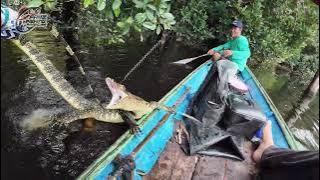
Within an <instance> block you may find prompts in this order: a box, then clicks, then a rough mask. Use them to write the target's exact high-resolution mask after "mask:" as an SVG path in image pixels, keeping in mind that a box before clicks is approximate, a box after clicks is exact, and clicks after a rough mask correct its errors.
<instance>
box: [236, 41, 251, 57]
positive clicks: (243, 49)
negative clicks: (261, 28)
mask: <svg viewBox="0 0 320 180" xmlns="http://www.w3.org/2000/svg"><path fill="white" fill-rule="evenodd" d="M238 47H239V50H236V51H234V50H232V54H231V59H232V60H233V59H248V58H249V57H250V55H251V53H250V48H249V42H248V40H247V39H242V40H241V41H240V42H239V46H238Z"/></svg>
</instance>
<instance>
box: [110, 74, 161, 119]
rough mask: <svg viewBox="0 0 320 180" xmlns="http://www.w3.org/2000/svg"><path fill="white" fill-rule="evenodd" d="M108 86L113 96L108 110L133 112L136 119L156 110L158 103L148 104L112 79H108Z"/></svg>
mask: <svg viewBox="0 0 320 180" xmlns="http://www.w3.org/2000/svg"><path fill="white" fill-rule="evenodd" d="M106 84H107V86H108V88H109V90H110V92H111V94H112V98H111V100H110V102H109V104H108V105H107V106H106V107H105V108H106V109H121V110H125V111H131V112H132V113H133V114H134V115H135V118H136V119H139V118H141V117H142V116H143V115H144V114H147V113H149V112H151V111H152V110H153V109H154V108H156V105H157V104H156V103H154V102H150V103H149V102H147V101H145V100H143V99H142V98H140V97H138V96H136V95H133V94H131V93H130V92H129V91H127V89H126V87H125V86H124V85H122V84H119V83H117V82H115V81H114V80H113V79H111V78H109V77H108V78H106Z"/></svg>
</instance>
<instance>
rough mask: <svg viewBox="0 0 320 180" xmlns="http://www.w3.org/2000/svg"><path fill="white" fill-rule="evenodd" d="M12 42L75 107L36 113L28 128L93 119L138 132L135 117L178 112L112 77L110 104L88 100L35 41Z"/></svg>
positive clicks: (26, 121) (109, 79)
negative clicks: (161, 110)
mask: <svg viewBox="0 0 320 180" xmlns="http://www.w3.org/2000/svg"><path fill="white" fill-rule="evenodd" d="M12 42H13V43H14V44H16V45H17V46H18V47H19V48H20V49H21V50H22V51H24V53H26V54H27V55H28V56H29V57H30V59H31V60H32V62H33V63H34V64H35V65H36V66H37V68H38V69H39V70H40V72H41V73H42V74H43V75H44V77H45V78H46V79H47V80H48V82H49V83H50V85H51V86H52V87H53V88H54V89H55V90H56V92H57V93H58V94H60V95H61V96H62V97H63V98H64V99H65V100H66V101H67V102H68V103H69V104H70V105H71V106H72V107H73V109H74V110H73V111H72V112H66V113H49V111H47V113H39V114H35V113H34V114H33V115H31V116H29V118H27V119H25V121H23V122H22V125H23V126H24V127H26V128H27V129H34V128H41V127H47V126H49V125H50V124H52V123H63V124H69V123H71V122H74V121H76V120H79V119H88V118H90V119H95V120H97V121H102V122H108V123H123V122H127V123H128V124H129V125H130V127H132V128H133V129H132V130H133V131H134V132H136V131H137V130H138V127H137V124H136V121H134V120H137V119H140V118H141V117H142V116H144V115H146V114H148V113H150V112H152V111H153V110H154V109H163V110H165V111H167V112H169V113H175V111H174V110H172V109H171V108H169V107H166V106H163V105H161V104H159V103H158V102H154V101H152V102H147V101H145V100H144V99H142V98H140V97H138V96H136V95H134V94H132V93H130V92H129V91H127V90H126V88H125V86H124V85H122V84H119V83H117V82H115V81H114V80H113V79H111V78H109V77H107V78H106V79H105V82H106V84H107V86H108V88H109V90H110V91H111V93H112V98H111V101H110V102H109V103H107V104H101V103H100V102H99V101H98V100H97V99H96V100H89V99H86V98H84V97H83V96H82V95H81V94H80V93H78V92H77V91H76V90H75V89H74V88H73V86H72V85H71V84H70V83H69V82H68V81H67V80H66V79H65V78H64V77H63V75H62V74H61V72H60V71H58V70H57V69H56V68H55V67H54V65H53V64H52V62H51V61H50V60H49V59H47V58H46V56H45V54H43V53H41V52H40V51H39V50H38V49H37V47H36V46H35V45H34V44H33V43H32V42H31V41H26V42H25V43H21V41H19V40H12ZM181 115H183V116H186V117H188V118H189V119H192V120H196V119H195V118H193V117H191V116H189V115H187V114H184V113H181Z"/></svg>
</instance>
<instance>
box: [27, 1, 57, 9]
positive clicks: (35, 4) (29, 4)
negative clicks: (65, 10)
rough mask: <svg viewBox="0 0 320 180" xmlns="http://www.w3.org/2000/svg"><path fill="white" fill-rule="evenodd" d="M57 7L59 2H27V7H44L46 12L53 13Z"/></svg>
mask: <svg viewBox="0 0 320 180" xmlns="http://www.w3.org/2000/svg"><path fill="white" fill-rule="evenodd" d="M56 5H57V0H29V1H27V7H29V8H35V7H41V6H43V7H44V10H45V11H52V10H54V9H55V7H56Z"/></svg>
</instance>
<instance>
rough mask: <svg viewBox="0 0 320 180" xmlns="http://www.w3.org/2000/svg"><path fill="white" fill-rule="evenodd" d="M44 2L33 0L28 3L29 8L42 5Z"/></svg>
mask: <svg viewBox="0 0 320 180" xmlns="http://www.w3.org/2000/svg"><path fill="white" fill-rule="evenodd" d="M42 4H44V2H43V1H42V0H32V1H30V2H29V3H28V5H27V7H28V8H33V7H40V6H41V5H42Z"/></svg>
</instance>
